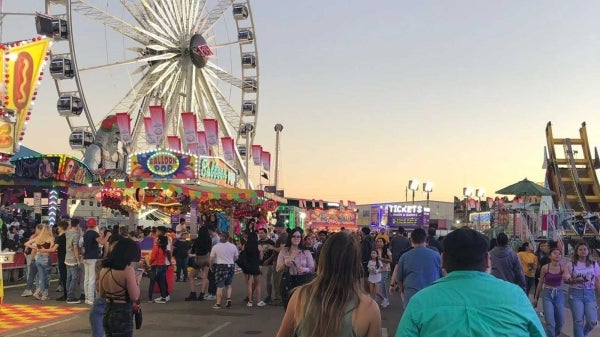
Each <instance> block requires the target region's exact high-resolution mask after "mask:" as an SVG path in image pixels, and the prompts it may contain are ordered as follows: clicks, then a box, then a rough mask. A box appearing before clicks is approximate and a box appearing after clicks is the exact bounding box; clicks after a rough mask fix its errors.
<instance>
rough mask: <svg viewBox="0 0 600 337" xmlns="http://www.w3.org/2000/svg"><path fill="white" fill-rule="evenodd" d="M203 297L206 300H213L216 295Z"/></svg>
mask: <svg viewBox="0 0 600 337" xmlns="http://www.w3.org/2000/svg"><path fill="white" fill-rule="evenodd" d="M204 299H205V300H208V301H214V300H216V299H217V296H215V295H204Z"/></svg>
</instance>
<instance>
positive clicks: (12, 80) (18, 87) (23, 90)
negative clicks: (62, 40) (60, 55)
mask: <svg viewBox="0 0 600 337" xmlns="http://www.w3.org/2000/svg"><path fill="white" fill-rule="evenodd" d="M49 45H50V39H48V38H41V37H37V38H35V39H33V41H31V42H18V43H15V44H12V45H10V46H5V49H4V57H3V65H4V67H3V68H4V69H3V74H4V85H5V87H4V95H3V96H4V108H5V109H7V110H14V111H15V119H16V125H15V137H18V138H19V140H22V139H23V135H24V132H23V131H24V126H25V123H26V121H27V120H28V119H29V118H28V116H29V115H30V114H31V112H30V111H29V108H30V107H31V101H32V100H34V99H35V96H36V94H37V93H36V87H37V85H38V83H39V81H40V80H41V79H42V78H41V70H42V65H43V64H44V61H46V60H47V58H48V54H47V52H48V47H49Z"/></svg>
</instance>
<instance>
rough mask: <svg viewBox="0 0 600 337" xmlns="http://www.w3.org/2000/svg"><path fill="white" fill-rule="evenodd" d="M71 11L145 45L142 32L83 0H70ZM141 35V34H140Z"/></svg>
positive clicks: (145, 38)
mask: <svg viewBox="0 0 600 337" xmlns="http://www.w3.org/2000/svg"><path fill="white" fill-rule="evenodd" d="M71 9H72V10H73V11H75V12H77V13H79V14H81V15H83V16H85V17H87V18H90V19H92V20H94V21H97V22H99V23H101V24H103V25H105V26H106V27H109V28H111V29H112V30H114V31H116V32H118V33H120V34H123V35H124V36H127V37H129V38H130V39H132V40H134V41H137V42H139V43H140V44H147V43H148V38H147V37H146V36H144V34H143V32H140V31H139V30H138V29H136V28H135V26H133V25H132V24H130V23H129V22H127V21H124V20H121V19H119V18H117V17H115V16H113V15H111V14H108V13H106V12H105V11H103V10H101V9H99V8H96V7H94V6H92V5H90V4H88V3H87V2H85V1H83V0H72V1H71ZM140 33H141V34H140Z"/></svg>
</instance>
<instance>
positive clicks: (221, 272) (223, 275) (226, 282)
mask: <svg viewBox="0 0 600 337" xmlns="http://www.w3.org/2000/svg"><path fill="white" fill-rule="evenodd" d="M234 272H235V265H234V264H217V265H215V284H216V285H217V288H224V287H227V286H230V285H231V281H232V280H233V273H234Z"/></svg>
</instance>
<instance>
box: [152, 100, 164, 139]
mask: <svg viewBox="0 0 600 337" xmlns="http://www.w3.org/2000/svg"><path fill="white" fill-rule="evenodd" d="M150 119H151V120H152V132H153V134H154V137H156V141H157V143H160V142H161V140H162V139H163V138H164V137H165V128H166V125H165V109H163V107H162V106H160V105H151V106H150Z"/></svg>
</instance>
